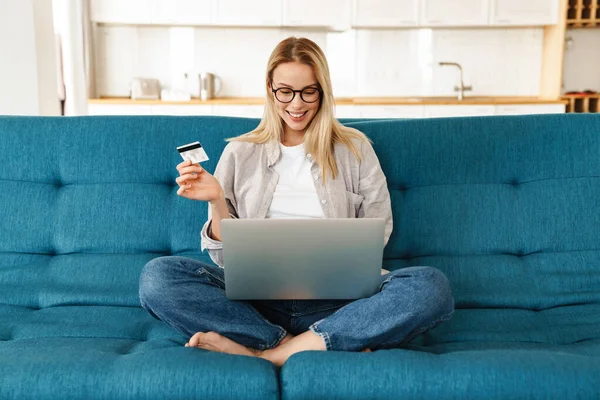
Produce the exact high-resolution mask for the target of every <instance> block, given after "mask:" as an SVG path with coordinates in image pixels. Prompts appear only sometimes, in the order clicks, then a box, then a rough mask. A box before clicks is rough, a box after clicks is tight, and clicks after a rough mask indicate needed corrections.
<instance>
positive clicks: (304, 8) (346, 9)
mask: <svg viewBox="0 0 600 400" xmlns="http://www.w3.org/2000/svg"><path fill="white" fill-rule="evenodd" d="M351 2H352V1H351V0H326V1H323V0H302V1H298V0H283V25H284V26H323V27H333V28H341V29H348V28H349V26H350V4H351Z"/></svg>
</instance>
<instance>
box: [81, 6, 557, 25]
mask: <svg viewBox="0 0 600 400" xmlns="http://www.w3.org/2000/svg"><path fill="white" fill-rule="evenodd" d="M558 11H559V0H302V1H300V0H252V1H250V0H90V16H91V20H92V21H94V22H101V23H106V24H131V25H146V24H157V25H175V26H176V25H188V26H210V25H213V26H264V27H279V26H291V27H320V28H326V29H334V30H340V29H341V30H346V29H349V28H350V27H357V28H404V27H405V28H411V27H469V26H474V27H485V26H542V25H553V24H556V23H558V19H559V18H558V17H559V15H558Z"/></svg>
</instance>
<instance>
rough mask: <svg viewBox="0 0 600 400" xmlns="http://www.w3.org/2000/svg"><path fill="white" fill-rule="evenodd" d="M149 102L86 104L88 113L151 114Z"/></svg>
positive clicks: (151, 109) (151, 108)
mask: <svg viewBox="0 0 600 400" xmlns="http://www.w3.org/2000/svg"><path fill="white" fill-rule="evenodd" d="M152 114H153V107H152V106H151V105H149V104H144V105H142V104H88V115H152Z"/></svg>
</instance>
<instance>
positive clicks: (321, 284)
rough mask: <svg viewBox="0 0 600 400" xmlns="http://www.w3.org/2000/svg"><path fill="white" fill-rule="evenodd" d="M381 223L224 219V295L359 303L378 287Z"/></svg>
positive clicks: (365, 220)
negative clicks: (355, 300)
mask: <svg viewBox="0 0 600 400" xmlns="http://www.w3.org/2000/svg"><path fill="white" fill-rule="evenodd" d="M384 234H385V221H384V220H383V219H382V218H341V219H337V218H336V219H332V218H325V219H225V220H223V221H222V222H221V239H222V241H223V264H224V267H225V271H224V272H225V294H226V296H227V297H228V298H229V299H233V300H275V299H294V300H308V299H359V298H363V297H369V296H371V295H373V294H375V293H376V291H377V290H378V289H379V285H380V284H381V264H382V258H383V242H384Z"/></svg>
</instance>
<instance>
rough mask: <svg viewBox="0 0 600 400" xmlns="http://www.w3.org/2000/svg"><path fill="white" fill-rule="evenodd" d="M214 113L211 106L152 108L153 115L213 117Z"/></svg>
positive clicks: (173, 105) (170, 105) (158, 106)
mask: <svg viewBox="0 0 600 400" xmlns="http://www.w3.org/2000/svg"><path fill="white" fill-rule="evenodd" d="M212 112H213V109H212V105H210V104H202V105H188V104H182V105H177V104H159V105H154V106H152V114H153V115H212Z"/></svg>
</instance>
